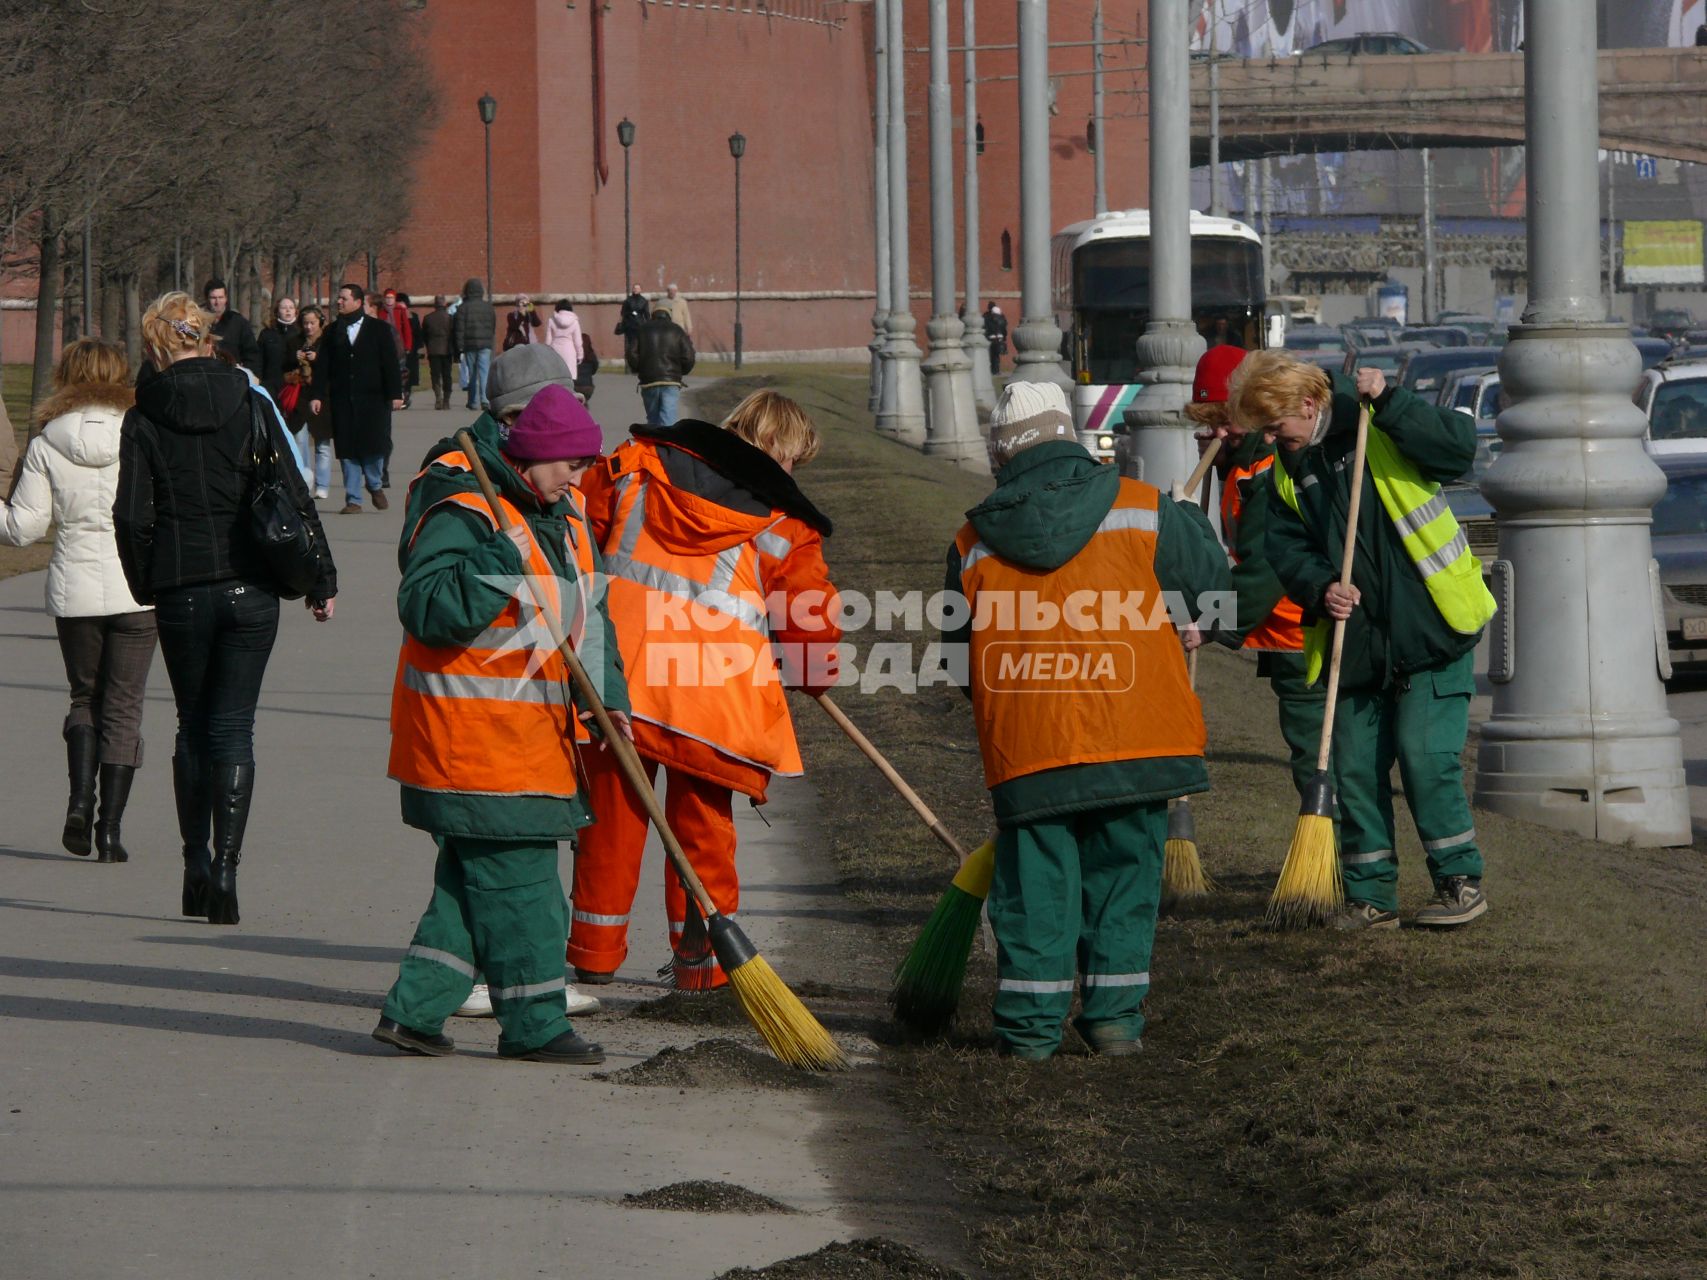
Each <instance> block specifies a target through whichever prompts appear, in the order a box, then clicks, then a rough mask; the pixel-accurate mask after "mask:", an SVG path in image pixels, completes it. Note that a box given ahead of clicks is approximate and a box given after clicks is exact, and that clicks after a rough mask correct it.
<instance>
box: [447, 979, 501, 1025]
mask: <svg viewBox="0 0 1707 1280" xmlns="http://www.w3.org/2000/svg"><path fill="white" fill-rule="evenodd" d="M455 1016H456V1017H458V1018H490V1017H492V1016H493V1015H492V992H491V990H490V989H489V988H488V987H487V986H486V984H485V983H484V982H477V983H475V984H474V990H472V991H470V992H469V993H468V999H466V1000H464V1001H463V1002H462V1008H460V1009H458V1010H457V1011H456V1015H455Z"/></svg>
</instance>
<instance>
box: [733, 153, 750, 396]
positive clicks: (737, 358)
mask: <svg viewBox="0 0 1707 1280" xmlns="http://www.w3.org/2000/svg"><path fill="white" fill-rule="evenodd" d="M729 154H730V155H732V156H734V157H735V367H736V368H737V369H739V368H740V367H741V157H742V156H744V155H746V154H747V138H746V135H745V134H740V133H732V134H730V135H729Z"/></svg>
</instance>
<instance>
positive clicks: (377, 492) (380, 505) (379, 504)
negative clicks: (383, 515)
mask: <svg viewBox="0 0 1707 1280" xmlns="http://www.w3.org/2000/svg"><path fill="white" fill-rule="evenodd" d="M369 492H370V493H371V494H372V495H373V509H374V510H375V511H384V510H385V509H386V508H387V507H389V506H390V505H391V499H390V498H388V497H386V496H385V490H384V489H370V490H369Z"/></svg>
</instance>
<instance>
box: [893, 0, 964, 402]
mask: <svg viewBox="0 0 1707 1280" xmlns="http://www.w3.org/2000/svg"><path fill="white" fill-rule="evenodd" d="M872 3H873V10H872V24H871V27H872V37H873V38H872V51H871V52H872V62H873V65H874V66H875V68H876V72H877V74H876V77H875V80H876V83H875V86H874V90H873V93H872V108H873V111H872V122H871V124H872V128H871V137H872V148H871V152H872V155H871V160H872V194H873V197H874V199H873V201H872V205H873V210H872V211H873V213H874V214H875V215H876V217H875V225H874V227H873V236H872V256H873V259H874V260H875V263H876V266H877V287H876V290H875V292H876V295H877V296H876V299H875V301H876V304H877V305H876V308H875V310H873V312H872V315H871V328H872V334H873V336H872V339H871V396H870V400H869V402H868V404H869V408H870V410H871V413H872V415H873V417H874V418H875V416H876V415H877V414H878V413H880V412H881V411H882V408H883V390H884V386H885V384H886V383H889V384H890V385H889V389H890V393H891V395H893V392H894V386H893V384H892V383H891V382H890V378H889V372H888V364H889V61H888V59H889V47H888V44H887V41H888V39H889V11H888V10H887V9H886V8H885V7H884V0H872ZM968 3H970V0H968Z"/></svg>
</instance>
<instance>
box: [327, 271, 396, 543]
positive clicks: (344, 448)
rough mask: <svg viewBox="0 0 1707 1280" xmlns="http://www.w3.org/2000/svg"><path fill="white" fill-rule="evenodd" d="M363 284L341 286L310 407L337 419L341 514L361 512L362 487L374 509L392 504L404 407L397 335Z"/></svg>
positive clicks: (334, 436)
mask: <svg viewBox="0 0 1707 1280" xmlns="http://www.w3.org/2000/svg"><path fill="white" fill-rule="evenodd" d="M363 301H364V299H363V292H362V287H361V286H360V285H358V284H344V285H340V286H339V288H338V317H337V319H336V320H334V321H333V323H332V327H331V329H330V330H328V332H327V333H326V336H325V337H324V338H322V339H321V342H320V354H319V356H318V357H317V358H316V359H315V361H314V384H313V389H312V392H311V400H310V403H309V409H310V411H311V412H313V413H319V412H320V411H321V409H322V407H325V408H326V409H327V410H328V411H329V412H330V414H331V417H332V442H333V448H334V451H335V452H336V453H337V455H338V461H339V462H340V463H342V465H343V468H344V506H343V510H342V511H340V512H339V514H340V515H346V516H352V515H360V514H361V511H362V488H363V486H364V485H365V486H366V488H367V491H368V492H369V493H371V494H372V495H373V505H374V510H376V511H384V510H385V509H386V508H387V507H389V506H390V505H391V504H390V502H389V501H387V499H386V496H385V490H384V485H385V459H386V456H387V455H388V454H389V452H390V449H391V413H392V410H394V409H401V408H402V407H403V388H402V380H403V379H402V373H401V364H400V362H399V360H398V353H397V339H396V334H395V332H394V331H393V330H392V328H391V327H390V326H389V325H387V324H386V323H385V322H384V321H382V320H377V319H374V318H373V317H371V316H367V315H365V309H364V307H363Z"/></svg>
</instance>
